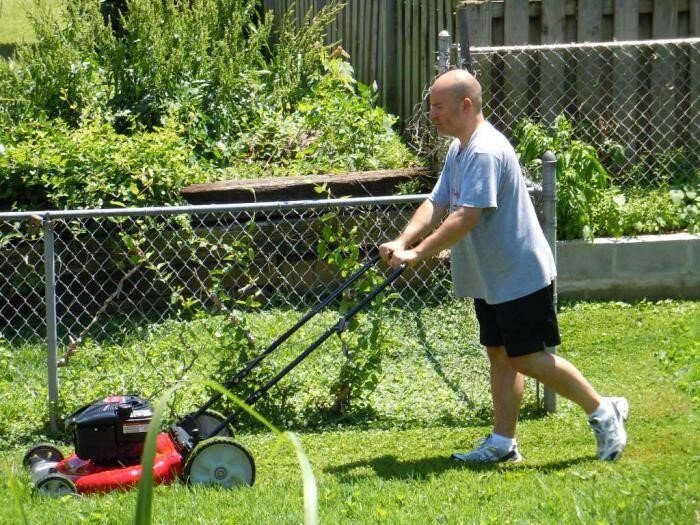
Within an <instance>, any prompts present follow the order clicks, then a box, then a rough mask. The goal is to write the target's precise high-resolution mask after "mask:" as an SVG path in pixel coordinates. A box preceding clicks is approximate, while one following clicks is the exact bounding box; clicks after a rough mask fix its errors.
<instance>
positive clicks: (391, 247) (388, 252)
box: [379, 239, 406, 264]
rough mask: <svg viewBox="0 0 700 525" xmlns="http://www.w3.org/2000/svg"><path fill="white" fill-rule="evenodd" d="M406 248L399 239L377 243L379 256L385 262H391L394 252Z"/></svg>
mask: <svg viewBox="0 0 700 525" xmlns="http://www.w3.org/2000/svg"><path fill="white" fill-rule="evenodd" d="M405 249H406V245H405V244H404V243H403V242H402V241H400V240H399V239H395V240H393V241H389V242H385V243H384V244H380V245H379V257H381V258H382V261H384V262H385V263H388V264H391V258H392V257H393V256H394V253H395V252H402V251H404V250H405Z"/></svg>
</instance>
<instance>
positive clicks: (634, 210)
mask: <svg viewBox="0 0 700 525" xmlns="http://www.w3.org/2000/svg"><path fill="white" fill-rule="evenodd" d="M676 191H678V190H668V188H660V189H659V188H656V189H647V188H631V189H625V190H624V192H623V191H621V190H620V189H619V188H611V189H608V190H606V191H605V192H604V194H603V195H602V198H601V199H600V200H599V201H597V202H595V203H594V204H593V207H592V222H593V225H594V226H593V232H592V233H593V234H594V235H598V236H602V235H605V236H613V237H619V236H621V235H640V234H649V233H662V232H669V231H679V230H683V229H688V230H689V231H690V232H691V233H694V232H696V231H698V213H697V210H698V207H697V204H695V203H693V204H691V203H688V204H687V205H686V203H685V202H684V199H685V193H684V192H682V191H681V193H682V194H683V196H682V197H680V196H678V195H676Z"/></svg>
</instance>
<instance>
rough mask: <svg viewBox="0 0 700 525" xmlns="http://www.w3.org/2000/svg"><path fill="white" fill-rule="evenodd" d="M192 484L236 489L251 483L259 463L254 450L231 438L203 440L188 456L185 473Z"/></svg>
mask: <svg viewBox="0 0 700 525" xmlns="http://www.w3.org/2000/svg"><path fill="white" fill-rule="evenodd" d="M182 475H183V477H184V479H185V482H186V483H187V484H188V485H209V486H219V487H223V488H227V489H228V488H233V487H238V486H243V485H248V486H251V485H253V482H254V481H255V463H254V462H253V457H252V456H251V455H250V453H249V452H248V451H247V450H246V449H244V448H243V447H242V446H240V445H239V444H238V443H236V442H235V441H233V439H231V438H227V437H213V438H209V439H205V440H203V441H200V442H199V444H198V445H197V446H196V447H194V449H192V452H190V453H189V455H188V456H187V460H186V461H185V467H184V469H183V473H182Z"/></svg>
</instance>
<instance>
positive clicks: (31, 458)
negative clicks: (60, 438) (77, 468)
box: [22, 443, 63, 469]
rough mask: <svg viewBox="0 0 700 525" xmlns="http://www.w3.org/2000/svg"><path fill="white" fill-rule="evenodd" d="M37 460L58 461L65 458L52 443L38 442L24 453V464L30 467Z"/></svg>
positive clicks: (27, 467) (25, 466)
mask: <svg viewBox="0 0 700 525" xmlns="http://www.w3.org/2000/svg"><path fill="white" fill-rule="evenodd" d="M36 460H40V461H51V462H55V463H58V462H59V461H62V460H63V453H62V452H61V451H60V450H58V449H57V448H56V447H55V446H54V445H52V444H51V443H37V444H36V445H34V446H33V447H32V448H30V449H29V450H28V451H27V453H26V454H25V455H24V458H23V459H22V465H23V466H24V468H26V469H30V468H31V466H32V463H34V462H35V461H36Z"/></svg>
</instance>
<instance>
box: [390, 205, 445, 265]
mask: <svg viewBox="0 0 700 525" xmlns="http://www.w3.org/2000/svg"><path fill="white" fill-rule="evenodd" d="M446 211H447V208H444V207H442V206H437V205H435V204H434V203H433V202H432V201H431V200H429V199H427V200H425V201H423V203H422V204H421V205H420V206H419V207H418V209H417V210H416V212H415V213H414V214H413V217H411V220H409V221H408V224H407V225H406V227H405V228H404V230H403V232H402V233H401V235H399V236H398V237H397V238H396V239H394V240H393V241H390V242H385V243H384V244H381V245H380V246H379V255H380V256H381V258H382V259H383V260H384V261H386V262H389V261H390V260H391V258H392V256H393V254H394V252H396V251H404V250H405V249H406V248H407V247H409V246H411V245H413V244H414V243H415V242H417V241H419V240H420V239H422V238H423V237H425V236H426V235H427V234H428V233H430V232H431V231H433V230H434V229H435V227H436V226H437V225H438V224H440V221H441V220H442V218H443V217H444V216H445V212H446Z"/></svg>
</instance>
